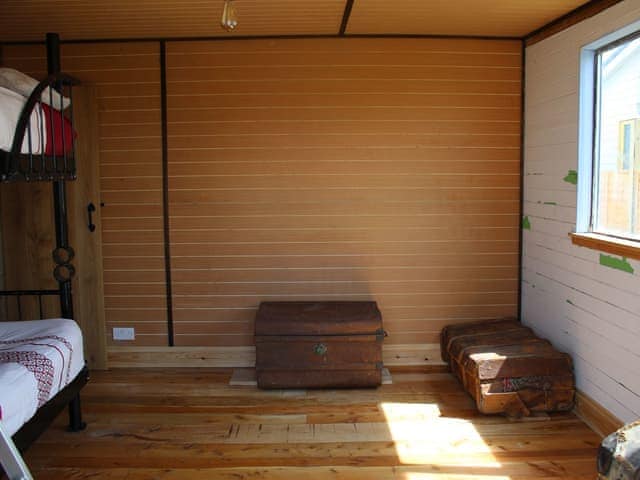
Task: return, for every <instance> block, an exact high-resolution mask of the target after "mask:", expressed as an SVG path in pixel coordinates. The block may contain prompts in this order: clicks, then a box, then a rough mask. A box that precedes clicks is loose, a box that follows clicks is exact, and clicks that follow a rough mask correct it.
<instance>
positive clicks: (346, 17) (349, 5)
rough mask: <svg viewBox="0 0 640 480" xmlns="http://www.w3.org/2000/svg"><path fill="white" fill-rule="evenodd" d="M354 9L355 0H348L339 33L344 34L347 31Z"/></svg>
mask: <svg viewBox="0 0 640 480" xmlns="http://www.w3.org/2000/svg"><path fill="white" fill-rule="evenodd" d="M352 9H353V0H347V3H345V5H344V14H343V15H342V22H341V23H340V32H339V33H338V34H339V35H341V36H342V35H344V34H345V32H346V31H347V25H348V24H349V17H350V16H351V10H352Z"/></svg>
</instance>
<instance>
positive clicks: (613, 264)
mask: <svg viewBox="0 0 640 480" xmlns="http://www.w3.org/2000/svg"><path fill="white" fill-rule="evenodd" d="M600 265H604V266H605V267H609V268H615V269H616V270H622V271H623V272H627V273H633V272H634V270H633V267H632V266H631V264H630V263H629V262H627V259H626V258H616V257H612V256H611V255H605V254H604V253H601V254H600Z"/></svg>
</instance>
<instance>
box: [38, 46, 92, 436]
mask: <svg viewBox="0 0 640 480" xmlns="http://www.w3.org/2000/svg"><path fill="white" fill-rule="evenodd" d="M47 73H48V74H49V75H57V74H59V73H60V37H59V36H58V34H57V33H47ZM60 87H61V86H60ZM63 133H64V131H63ZM63 141H64V140H63ZM65 159H66V155H65ZM54 168H55V169H57V168H58V167H57V165H56V162H55V154H54ZM65 168H66V166H65ZM53 208H54V215H55V219H54V223H55V228H56V248H55V250H54V251H53V259H54V261H55V262H56V264H57V265H56V267H55V269H54V271H53V276H54V277H55V278H56V280H57V281H58V285H59V286H60V314H61V316H62V317H63V318H70V319H73V317H74V315H73V298H72V296H71V279H72V278H73V275H74V273H75V269H74V268H73V265H71V260H73V256H74V252H73V249H72V248H71V247H70V246H69V230H68V226H67V191H66V183H65V181H64V180H56V181H55V182H53ZM85 427H86V423H85V422H83V421H82V410H81V408H80V394H77V395H76V396H75V397H74V398H73V400H71V402H70V403H69V430H71V431H73V432H77V431H79V430H84V429H85Z"/></svg>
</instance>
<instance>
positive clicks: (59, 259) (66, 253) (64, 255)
mask: <svg viewBox="0 0 640 480" xmlns="http://www.w3.org/2000/svg"><path fill="white" fill-rule="evenodd" d="M51 256H52V257H53V261H54V262H55V263H56V265H65V264H67V263H70V262H71V260H73V257H75V256H76V252H75V250H74V249H73V248H71V247H69V246H67V247H58V248H56V249H55V250H54V251H53V252H51Z"/></svg>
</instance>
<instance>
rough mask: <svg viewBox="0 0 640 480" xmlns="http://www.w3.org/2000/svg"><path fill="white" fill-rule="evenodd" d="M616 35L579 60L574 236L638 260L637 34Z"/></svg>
mask: <svg viewBox="0 0 640 480" xmlns="http://www.w3.org/2000/svg"><path fill="white" fill-rule="evenodd" d="M636 29H637V26H636ZM618 35H619V36H618V37H617V38H615V37H616V34H613V35H612V36H613V38H611V37H612V36H609V37H608V38H606V39H602V40H600V41H598V42H595V43H594V44H592V45H590V46H587V47H585V48H584V49H583V52H582V56H581V79H580V80H581V81H580V120H579V121H580V127H579V130H580V133H579V137H580V138H579V157H580V158H579V164H578V179H579V181H578V221H577V228H576V230H577V233H578V236H580V235H581V234H582V235H591V236H595V237H599V238H601V239H603V241H609V242H614V243H615V242H620V243H621V244H624V245H625V247H626V248H627V250H628V248H633V249H636V255H640V32H639V31H636V32H628V31H625V32H620V33H619V34H618ZM574 242H575V243H579V244H584V243H581V242H580V241H576V239H575V238H574ZM588 246H593V242H591V243H590V244H589V245H588ZM597 247H598V245H596V248H597ZM603 250H606V249H605V248H603ZM614 253H616V252H614ZM636 255H633V256H636Z"/></svg>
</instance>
